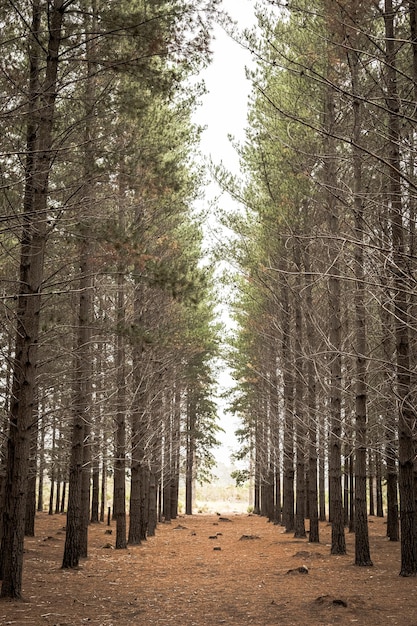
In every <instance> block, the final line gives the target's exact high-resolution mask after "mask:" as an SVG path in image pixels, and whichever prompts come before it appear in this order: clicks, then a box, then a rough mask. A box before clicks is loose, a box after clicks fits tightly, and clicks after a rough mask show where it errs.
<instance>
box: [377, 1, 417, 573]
mask: <svg viewBox="0 0 417 626" xmlns="http://www.w3.org/2000/svg"><path fill="white" fill-rule="evenodd" d="M384 21H385V45H386V76H387V98H386V102H387V108H388V139H389V159H388V160H389V166H390V169H389V172H388V174H389V204H390V210H391V216H390V218H391V219H390V221H391V232H392V249H393V264H392V274H393V287H394V325H395V337H396V357H397V358H396V361H397V394H398V401H399V418H398V462H399V492H400V526H401V570H400V575H401V576H414V575H415V574H417V520H416V503H415V497H414V456H415V444H414V435H415V427H414V423H415V411H414V407H413V401H412V397H411V372H410V343H409V335H408V333H409V323H410V319H409V313H408V302H407V289H408V284H407V276H408V266H407V255H406V242H405V235H404V224H403V207H402V197H401V158H400V151H399V144H400V138H401V137H400V103H399V98H398V91H397V70H396V41H395V31H394V10H393V6H392V0H385V13H384Z"/></svg>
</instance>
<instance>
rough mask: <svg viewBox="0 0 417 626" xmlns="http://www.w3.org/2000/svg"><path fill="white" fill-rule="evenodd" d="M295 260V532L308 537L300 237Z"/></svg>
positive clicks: (295, 249) (296, 245)
mask: <svg viewBox="0 0 417 626" xmlns="http://www.w3.org/2000/svg"><path fill="white" fill-rule="evenodd" d="M294 264H295V271H296V275H297V278H296V280H297V285H296V288H295V294H294V316H295V340H294V363H295V376H296V380H295V420H296V422H295V433H296V452H297V457H296V463H297V473H296V487H295V493H296V505H295V523H294V536H295V537H297V538H302V537H306V529H305V496H306V484H305V440H306V434H307V433H306V428H305V426H304V422H305V416H304V363H303V361H304V357H303V354H302V345H303V325H302V313H301V310H302V302H301V294H302V278H301V276H302V274H301V272H302V267H301V250H300V241H299V239H298V238H296V241H295V243H294Z"/></svg>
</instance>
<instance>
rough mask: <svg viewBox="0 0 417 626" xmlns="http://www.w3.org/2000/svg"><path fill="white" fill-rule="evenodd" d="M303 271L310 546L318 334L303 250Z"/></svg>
mask: <svg viewBox="0 0 417 626" xmlns="http://www.w3.org/2000/svg"><path fill="white" fill-rule="evenodd" d="M304 270H305V288H306V310H307V313H306V322H305V323H306V336H307V341H308V350H309V355H308V356H309V358H308V360H307V405H308V510H309V519H310V532H309V536H308V539H309V541H310V542H311V543H318V542H319V541H320V531H319V505H318V485H317V430H318V424H317V419H318V414H317V392H316V373H315V366H314V354H315V353H316V333H315V329H314V322H313V317H312V316H313V310H314V309H313V279H312V274H311V264H310V251H309V249H308V247H306V248H305V250H304Z"/></svg>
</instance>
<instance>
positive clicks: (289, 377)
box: [282, 276, 295, 532]
mask: <svg viewBox="0 0 417 626" xmlns="http://www.w3.org/2000/svg"><path fill="white" fill-rule="evenodd" d="M283 281H284V284H283V286H282V318H283V321H282V361H283V378H284V415H285V424H284V481H283V497H282V522H283V524H284V526H285V532H293V531H294V528H295V519H294V378H293V371H292V367H293V359H292V354H291V340H290V328H291V324H290V321H291V312H290V303H289V294H288V285H287V283H286V278H285V276H284V277H283Z"/></svg>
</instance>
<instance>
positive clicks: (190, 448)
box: [185, 390, 196, 515]
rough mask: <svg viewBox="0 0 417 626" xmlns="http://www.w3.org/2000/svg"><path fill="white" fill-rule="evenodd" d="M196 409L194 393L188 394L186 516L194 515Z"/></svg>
mask: <svg viewBox="0 0 417 626" xmlns="http://www.w3.org/2000/svg"><path fill="white" fill-rule="evenodd" d="M195 412H196V407H195V402H194V400H193V397H192V392H191V391H190V390H188V393H187V444H186V455H187V456H186V466H185V514H186V515H192V513H193V483H194V456H195V422H196V415H195Z"/></svg>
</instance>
